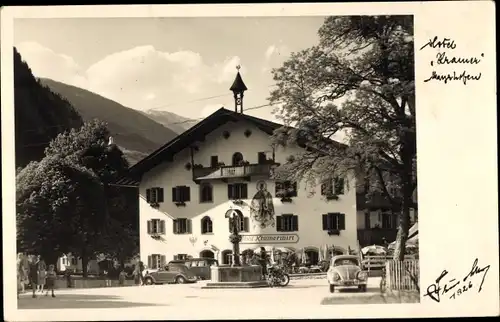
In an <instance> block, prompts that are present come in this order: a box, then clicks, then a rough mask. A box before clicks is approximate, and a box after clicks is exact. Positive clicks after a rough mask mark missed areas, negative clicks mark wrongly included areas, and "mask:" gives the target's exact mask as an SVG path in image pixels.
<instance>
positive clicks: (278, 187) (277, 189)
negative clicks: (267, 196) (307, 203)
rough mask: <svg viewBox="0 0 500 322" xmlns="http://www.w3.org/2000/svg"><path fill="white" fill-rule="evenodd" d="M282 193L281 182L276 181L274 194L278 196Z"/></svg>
mask: <svg viewBox="0 0 500 322" xmlns="http://www.w3.org/2000/svg"><path fill="white" fill-rule="evenodd" d="M282 194H283V183H281V182H276V184H275V186H274V195H275V196H276V197H280V196H281V195H282Z"/></svg>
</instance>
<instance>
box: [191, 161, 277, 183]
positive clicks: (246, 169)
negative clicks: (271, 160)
mask: <svg viewBox="0 0 500 322" xmlns="http://www.w3.org/2000/svg"><path fill="white" fill-rule="evenodd" d="M273 166H274V164H248V165H241V166H221V167H217V168H210V167H207V168H194V169H193V178H194V179H195V180H209V179H227V178H244V177H251V176H270V175H271V171H272V168H273Z"/></svg>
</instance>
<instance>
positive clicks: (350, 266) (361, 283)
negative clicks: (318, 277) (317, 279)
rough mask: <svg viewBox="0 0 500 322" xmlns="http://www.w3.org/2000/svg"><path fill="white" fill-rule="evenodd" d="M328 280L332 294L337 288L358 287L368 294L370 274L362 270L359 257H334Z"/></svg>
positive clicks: (327, 274) (327, 275)
mask: <svg viewBox="0 0 500 322" xmlns="http://www.w3.org/2000/svg"><path fill="white" fill-rule="evenodd" d="M326 278H327V280H328V284H330V292H331V293H333V292H335V288H336V287H342V288H344V287H346V288H347V287H357V288H358V289H359V290H360V291H363V292H366V285H367V283H368V274H367V272H365V271H363V270H361V267H360V262H359V257H358V256H356V255H338V256H334V257H333V258H332V260H331V262H330V268H329V269H328V272H327V273H326Z"/></svg>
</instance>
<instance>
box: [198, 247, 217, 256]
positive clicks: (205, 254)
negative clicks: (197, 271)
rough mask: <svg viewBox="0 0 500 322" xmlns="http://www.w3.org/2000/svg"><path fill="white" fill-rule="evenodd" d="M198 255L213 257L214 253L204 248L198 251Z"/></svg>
mask: <svg viewBox="0 0 500 322" xmlns="http://www.w3.org/2000/svg"><path fill="white" fill-rule="evenodd" d="M200 257H201V258H215V254H214V252H213V251H211V250H209V249H206V250H204V251H201V252H200Z"/></svg>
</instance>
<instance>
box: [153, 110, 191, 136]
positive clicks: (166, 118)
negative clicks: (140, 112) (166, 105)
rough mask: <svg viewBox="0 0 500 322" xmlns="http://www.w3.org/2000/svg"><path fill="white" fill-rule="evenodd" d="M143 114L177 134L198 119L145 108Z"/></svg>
mask: <svg viewBox="0 0 500 322" xmlns="http://www.w3.org/2000/svg"><path fill="white" fill-rule="evenodd" d="M144 114H145V115H146V116H148V117H149V118H151V119H152V120H154V121H156V122H158V123H160V124H162V125H163V126H165V127H168V128H169V129H171V130H173V131H175V132H176V133H177V134H181V133H182V132H184V131H186V130H187V129H189V128H190V127H192V126H193V125H195V124H196V123H198V122H199V121H198V120H192V119H188V118H186V117H184V116H180V115H177V114H175V113H172V112H167V111H158V110H147V111H145V112H144Z"/></svg>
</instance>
